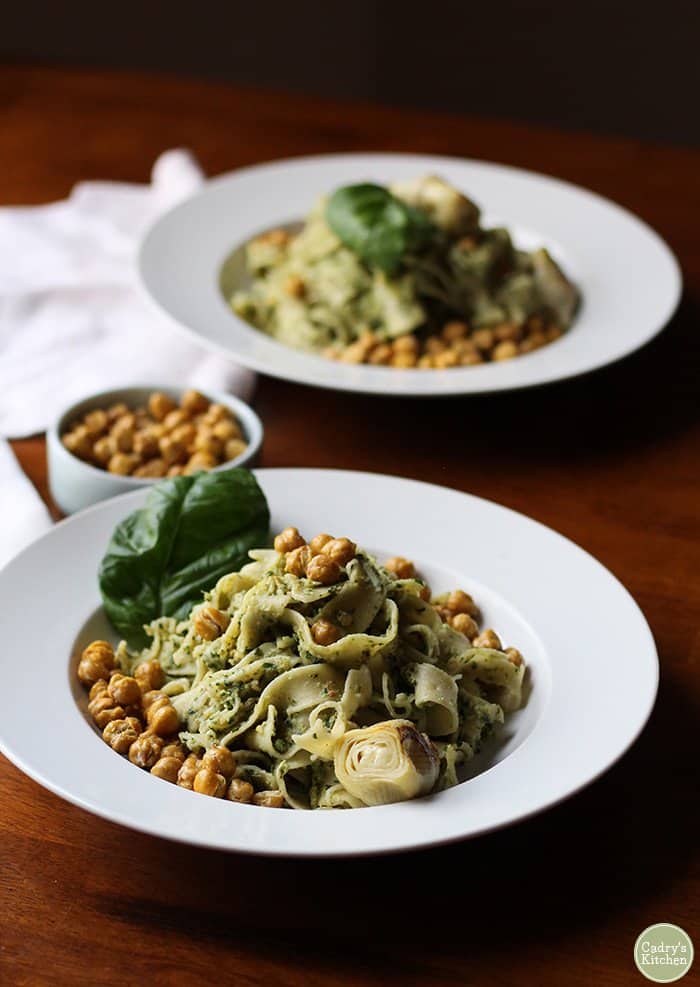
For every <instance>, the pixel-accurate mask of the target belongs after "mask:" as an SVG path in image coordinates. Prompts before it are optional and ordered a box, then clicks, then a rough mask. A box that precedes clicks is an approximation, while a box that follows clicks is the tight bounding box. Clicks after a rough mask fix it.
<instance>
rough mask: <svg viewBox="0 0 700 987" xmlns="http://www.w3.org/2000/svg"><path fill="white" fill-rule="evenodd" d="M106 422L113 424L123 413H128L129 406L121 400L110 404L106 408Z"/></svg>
mask: <svg viewBox="0 0 700 987" xmlns="http://www.w3.org/2000/svg"><path fill="white" fill-rule="evenodd" d="M106 414H107V423H108V424H109V425H113V424H114V422H116V421H117V420H118V419H119V418H121V417H122V416H123V415H128V414H129V408H128V406H127V405H126V404H124V402H123V401H119V402H118V403H117V404H111V405H110V406H109V408H107V412H106Z"/></svg>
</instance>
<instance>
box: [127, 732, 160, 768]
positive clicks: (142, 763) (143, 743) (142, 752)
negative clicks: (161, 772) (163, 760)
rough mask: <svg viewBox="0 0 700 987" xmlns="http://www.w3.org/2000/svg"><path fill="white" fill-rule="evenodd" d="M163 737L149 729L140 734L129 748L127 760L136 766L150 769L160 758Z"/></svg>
mask: <svg viewBox="0 0 700 987" xmlns="http://www.w3.org/2000/svg"><path fill="white" fill-rule="evenodd" d="M162 750H163V738H162V737H159V736H158V735H157V734H155V733H151V732H150V731H149V732H147V733H142V734H140V735H139V736H138V737H137V738H136V740H135V741H134V742H133V744H132V745H131V747H130V748H129V760H130V761H131V763H132V764H135V765H136V766H137V767H138V768H145V769H146V770H148V771H150V769H151V768H152V767H153V765H154V764H155V763H156V761H157V760H158V759H159V758H160V755H161V752H162Z"/></svg>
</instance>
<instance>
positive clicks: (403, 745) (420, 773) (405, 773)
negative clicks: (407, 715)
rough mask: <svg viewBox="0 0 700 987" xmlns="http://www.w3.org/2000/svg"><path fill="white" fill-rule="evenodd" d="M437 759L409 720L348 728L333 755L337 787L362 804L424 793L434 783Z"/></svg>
mask: <svg viewBox="0 0 700 987" xmlns="http://www.w3.org/2000/svg"><path fill="white" fill-rule="evenodd" d="M439 767H440V758H439V755H438V752H437V750H436V748H435V746H434V745H433V743H432V741H431V740H430V739H429V738H428V737H427V736H426V735H425V734H423V733H420V731H418V730H417V729H416V728H415V726H414V725H413V723H411V721H410V720H386V721H384V722H382V723H375V724H374V725H373V726H371V727H366V728H365V729H362V730H349V731H348V732H347V733H346V734H345V736H344V737H343V740H342V742H341V744H340V745H339V747H338V749H337V751H336V754H335V773H336V777H337V778H338V781H339V782H340V784H341V785H342V786H343V788H345V790H346V791H348V792H349V793H350V794H351V795H354V796H355V798H357V799H359V800H360V801H361V802H364V804H365V805H386V804H387V803H389V802H402V801H405V800H406V799H412V798H415V797H416V796H418V795H426V794H427V793H428V792H429V791H431V789H432V788H433V786H434V785H435V782H436V781H437V777H438V771H439Z"/></svg>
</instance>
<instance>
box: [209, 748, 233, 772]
mask: <svg viewBox="0 0 700 987" xmlns="http://www.w3.org/2000/svg"><path fill="white" fill-rule="evenodd" d="M202 767H203V768H209V769H210V770H211V771H214V772H216V774H220V775H223V776H224V778H227V779H228V778H232V777H233V775H234V773H235V771H236V761H235V759H234V757H233V754H232V753H231V751H230V750H229V749H228V747H210V748H209V750H208V751H207V752H206V754H205V755H204V757H203V758H202Z"/></svg>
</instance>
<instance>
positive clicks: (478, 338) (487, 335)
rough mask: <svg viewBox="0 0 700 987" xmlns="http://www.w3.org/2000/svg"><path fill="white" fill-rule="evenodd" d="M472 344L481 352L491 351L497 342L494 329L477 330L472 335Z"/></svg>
mask: <svg viewBox="0 0 700 987" xmlns="http://www.w3.org/2000/svg"><path fill="white" fill-rule="evenodd" d="M471 338H472V342H473V343H474V345H475V346H478V348H479V349H480V350H491V349H493V344H494V343H495V341H496V337H495V336H494V334H493V330H492V329H475V330H474V332H473V333H472V337H471Z"/></svg>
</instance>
